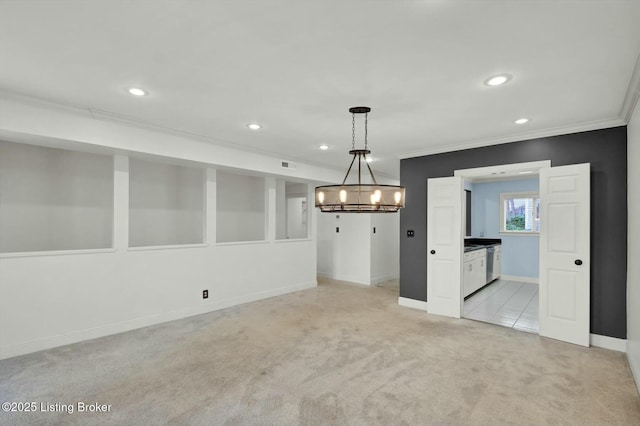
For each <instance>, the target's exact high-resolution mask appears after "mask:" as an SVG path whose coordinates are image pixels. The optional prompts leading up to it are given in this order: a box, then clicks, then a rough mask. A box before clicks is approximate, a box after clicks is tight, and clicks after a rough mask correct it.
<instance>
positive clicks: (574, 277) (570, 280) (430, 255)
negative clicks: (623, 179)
mask: <svg viewBox="0 0 640 426" xmlns="http://www.w3.org/2000/svg"><path fill="white" fill-rule="evenodd" d="M534 170H537V171H538V172H539V174H540V179H539V186H540V217H541V220H542V226H541V227H540V232H539V238H540V244H539V245H540V249H539V258H540V261H539V268H538V269H539V277H540V287H539V293H538V294H539V303H538V312H539V334H540V335H541V336H545V337H551V338H554V339H558V340H562V341H566V342H570V343H575V344H579V345H583V346H589V324H590V318H589V283H590V276H589V265H590V258H589V255H590V243H589V233H590V214H589V212H590V208H589V205H590V201H589V197H590V172H589V170H590V167H589V164H575V165H567V166H559V167H550V162H549V161H542V162H533V163H519V164H510V165H501V166H495V167H485V168H477V169H467V170H457V171H456V172H455V174H454V176H452V177H445V178H433V179H429V180H428V185H427V187H428V193H427V310H428V311H429V312H430V313H433V314H437V315H445V316H450V317H454V318H460V317H461V316H463V312H464V310H463V309H464V296H463V295H464V291H463V245H464V237H463V236H464V229H465V223H464V219H463V217H464V215H463V209H464V199H465V195H464V187H463V178H469V177H479V176H494V177H495V176H498V177H506V175H508V174H521V172H528V173H530V174H532V171H534Z"/></svg>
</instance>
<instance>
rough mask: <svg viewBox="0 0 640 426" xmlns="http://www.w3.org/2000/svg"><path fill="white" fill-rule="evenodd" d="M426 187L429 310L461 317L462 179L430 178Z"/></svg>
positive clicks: (455, 177)
mask: <svg viewBox="0 0 640 426" xmlns="http://www.w3.org/2000/svg"><path fill="white" fill-rule="evenodd" d="M427 190H428V194H427V310H428V312H429V313H432V314H436V315H445V316H448V317H454V318H460V314H461V312H462V294H461V287H462V250H463V249H462V247H463V246H462V227H463V223H462V200H463V198H464V191H463V185H462V178H461V177H458V176H454V177H446V178H435V179H429V180H428V182H427Z"/></svg>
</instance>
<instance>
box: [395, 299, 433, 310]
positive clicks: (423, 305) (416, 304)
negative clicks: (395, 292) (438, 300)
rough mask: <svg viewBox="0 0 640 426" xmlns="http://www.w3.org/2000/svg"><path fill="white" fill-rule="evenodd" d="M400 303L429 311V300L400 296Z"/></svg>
mask: <svg viewBox="0 0 640 426" xmlns="http://www.w3.org/2000/svg"><path fill="white" fill-rule="evenodd" d="M398 305H400V306H404V307H407V308H413V309H420V310H421V311H427V302H425V301H422V300H416V299H409V298H407V297H398Z"/></svg>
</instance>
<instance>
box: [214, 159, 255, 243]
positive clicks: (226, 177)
mask: <svg viewBox="0 0 640 426" xmlns="http://www.w3.org/2000/svg"><path fill="white" fill-rule="evenodd" d="M265 190H266V188H265V179H264V178H263V177H258V176H249V175H242V174H236V173H232V172H226V171H222V170H218V171H217V172H216V200H217V201H216V241H217V242H218V243H230V242H240V241H263V240H264V239H265V236H266V226H267V222H266V219H267V214H266V198H265Z"/></svg>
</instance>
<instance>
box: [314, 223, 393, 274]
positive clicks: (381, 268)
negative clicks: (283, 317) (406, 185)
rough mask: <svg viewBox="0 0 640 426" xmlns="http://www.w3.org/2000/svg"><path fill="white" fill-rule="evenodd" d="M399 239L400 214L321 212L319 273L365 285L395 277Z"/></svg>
mask: <svg viewBox="0 0 640 426" xmlns="http://www.w3.org/2000/svg"><path fill="white" fill-rule="evenodd" d="M337 216H339V218H337ZM374 226H375V227H376V234H373V227H374ZM337 227H339V228H340V232H339V233H336V228H337ZM399 240H400V217H399V215H398V214H395V213H388V214H370V213H341V214H336V213H318V275H320V276H324V277H328V278H332V279H336V280H342V281H350V282H354V283H358V284H365V285H373V284H378V283H381V282H383V281H386V280H390V279H395V278H397V277H398V275H399V253H400V248H399V244H400V242H399Z"/></svg>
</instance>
